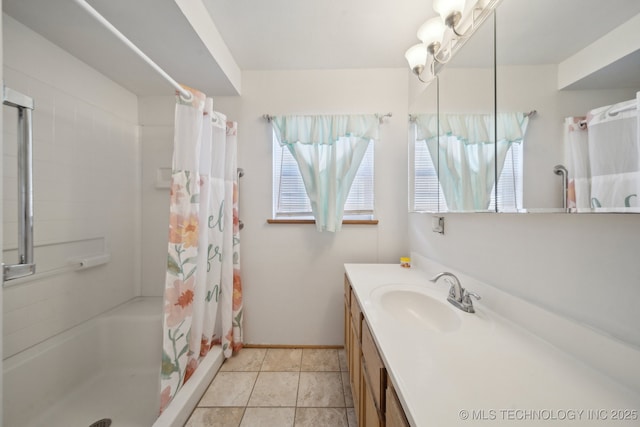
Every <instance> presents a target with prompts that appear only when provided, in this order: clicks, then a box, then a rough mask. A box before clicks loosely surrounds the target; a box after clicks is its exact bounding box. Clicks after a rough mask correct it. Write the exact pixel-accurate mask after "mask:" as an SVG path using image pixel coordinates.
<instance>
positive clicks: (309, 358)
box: [300, 348, 340, 372]
mask: <svg viewBox="0 0 640 427" xmlns="http://www.w3.org/2000/svg"><path fill="white" fill-rule="evenodd" d="M300 370H301V371H313V372H318V371H339V370H340V361H339V360H338V350H335V349H324V348H305V349H303V350H302V365H301V366H300Z"/></svg>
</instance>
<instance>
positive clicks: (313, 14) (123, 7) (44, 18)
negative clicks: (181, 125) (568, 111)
mask: <svg viewBox="0 0 640 427" xmlns="http://www.w3.org/2000/svg"><path fill="white" fill-rule="evenodd" d="M189 1H190V2H193V1H202V3H203V5H204V7H206V10H208V12H209V15H210V18H211V20H212V22H213V23H214V24H215V27H217V30H218V31H219V33H220V36H221V38H222V40H223V41H224V44H226V46H227V47H228V49H229V51H230V52H231V55H232V56H233V59H234V60H235V62H236V63H237V65H238V66H239V68H240V69H242V70H282V69H345V68H347V69H353V68H402V67H406V62H405V60H404V52H405V50H406V49H407V48H408V47H410V46H411V45H413V44H415V43H416V42H417V39H416V36H415V34H416V30H417V28H418V27H419V26H420V25H421V24H422V22H424V21H425V20H426V19H428V18H429V17H432V16H435V13H434V12H433V10H432V8H431V2H430V1H429V0H426V1H425V0H403V1H399V2H389V1H388V0H349V1H345V0H322V1H318V0H295V1H294V0H270V1H265V0H189ZM176 2H180V0H175V1H174V0H89V3H90V4H91V5H92V6H93V7H94V8H96V9H97V10H98V11H99V12H100V13H101V14H103V15H104V16H105V17H106V18H107V19H108V20H109V21H110V22H112V23H113V25H114V26H116V27H117V28H118V29H119V30H120V31H121V32H122V33H124V34H125V35H126V36H127V37H128V38H129V39H130V40H131V41H133V42H134V43H135V44H136V45H138V47H139V48H140V49H141V50H142V51H143V52H145V53H146V54H147V55H148V56H149V57H150V58H152V59H153V60H154V61H155V62H156V63H158V64H159V65H160V66H161V67H162V68H163V69H164V70H165V71H166V72H167V73H168V74H169V75H171V76H172V77H173V78H174V79H176V80H177V81H179V82H181V83H184V84H187V85H189V86H192V87H196V88H198V89H200V90H202V91H204V92H206V93H207V94H209V95H234V94H238V90H237V89H236V88H235V87H234V85H233V82H232V81H231V79H229V78H228V77H227V75H226V74H225V72H224V71H223V67H222V66H221V65H220V60H219V58H217V57H216V55H215V54H212V52H211V49H210V46H208V45H207V44H206V43H204V42H203V41H202V40H201V38H200V37H199V36H198V34H196V32H195V31H194V29H193V27H192V26H191V24H190V22H189V20H188V19H187V18H186V17H185V15H184V14H183V13H182V12H181V10H180V8H179V7H178V5H177V4H176ZM3 11H4V12H5V13H7V14H8V15H10V16H11V17H13V18H14V19H16V20H18V21H19V22H21V23H23V24H24V25H26V26H28V27H30V28H31V29H33V30H34V31H36V32H38V33H40V34H41V35H43V36H44V37H45V38H47V39H49V40H50V41H52V42H53V43H55V44H57V45H59V46H61V47H62V48H63V49H65V50H67V51H68V52H70V53H71V54H72V55H74V56H76V57H78V58H79V59H81V60H82V61H84V62H86V63H87V64H89V65H90V66H92V67H94V68H96V69H97V70H99V71H100V72H102V73H103V74H105V75H106V76H107V77H109V78H110V79H112V80H114V81H116V82H118V83H119V84H121V85H122V86H124V87H125V88H127V89H129V90H130V91H132V92H134V93H136V94H138V95H162V94H169V93H171V92H172V89H171V87H170V86H169V85H168V84H167V83H166V82H165V81H164V80H162V79H161V78H160V77H159V76H157V75H156V73H155V72H154V71H152V70H151V69H150V68H149V66H148V65H147V64H146V63H144V62H143V61H142V60H140V59H139V58H137V57H136V56H135V55H134V54H133V53H131V52H130V51H129V49H128V48H127V47H125V46H124V45H123V44H122V43H121V42H120V41H119V40H117V39H116V38H115V37H114V36H113V35H112V34H110V33H109V32H108V31H107V30H105V29H103V28H102V27H101V26H100V25H99V24H98V23H97V22H96V21H95V20H94V19H93V18H92V17H91V16H89V15H88V14H87V13H86V12H85V11H84V10H82V9H81V8H80V7H79V6H78V5H77V4H76V3H75V1H74V0H3ZM499 12H500V13H499V14H498V26H499V27H501V28H503V29H504V31H505V32H506V33H508V34H510V35H509V37H507V38H506V40H505V42H504V44H502V47H501V49H502V50H504V52H508V55H509V57H510V58H513V61H514V62H519V63H525V62H528V63H534V62H535V63H540V62H542V63H558V62H559V61H562V60H563V59H566V57H568V56H570V55H571V54H572V53H574V52H575V51H576V50H578V49H580V48H582V47H583V46H586V45H588V44H590V43H591V42H593V41H594V40H596V39H598V38H599V37H601V36H602V35H603V34H605V33H607V32H608V31H610V30H611V29H613V28H615V27H616V26H617V25H619V24H620V23H622V22H625V21H626V20H628V19H629V18H631V17H632V16H634V15H636V14H638V13H640V1H638V0H608V1H606V2H605V1H602V0H562V1H558V0H503V1H502V4H501V6H500V9H499ZM550 12H551V13H550ZM538 19H539V20H541V21H543V22H544V25H540V24H539V23H537V22H540V21H539V20H538ZM558 38H560V39H562V40H563V43H561V44H558V43H557V42H556V40H558ZM470 45H471V43H470ZM471 50H473V49H471ZM465 51H466V49H465ZM461 53H462V52H461ZM467 55H469V56H470V57H472V56H473V55H475V56H476V57H477V56H481V54H480V52H479V51H478V50H476V51H475V52H471V53H468V54H467ZM456 60H458V58H456ZM464 60H465V57H464V56H462V57H461V58H460V59H459V61H458V62H460V63H463V62H464ZM469 60H471V59H469ZM636 74H638V73H636Z"/></svg>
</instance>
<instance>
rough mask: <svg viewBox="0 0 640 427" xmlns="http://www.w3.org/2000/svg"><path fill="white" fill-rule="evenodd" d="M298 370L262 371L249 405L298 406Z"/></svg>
mask: <svg viewBox="0 0 640 427" xmlns="http://www.w3.org/2000/svg"><path fill="white" fill-rule="evenodd" d="M299 376H300V374H299V373H298V372H260V374H259V375H258V380H257V381H256V385H255V386H254V388H253V392H252V393H251V397H250V398H249V405H248V406H281V407H293V406H296V395H297V392H298V380H299Z"/></svg>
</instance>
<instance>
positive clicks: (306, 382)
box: [297, 372, 345, 408]
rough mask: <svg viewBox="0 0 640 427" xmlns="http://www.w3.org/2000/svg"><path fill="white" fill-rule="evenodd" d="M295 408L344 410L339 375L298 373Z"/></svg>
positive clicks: (332, 373) (336, 373) (334, 373)
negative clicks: (298, 381) (298, 383)
mask: <svg viewBox="0 0 640 427" xmlns="http://www.w3.org/2000/svg"><path fill="white" fill-rule="evenodd" d="M297 406H302V407H314V408H318V407H331V408H344V407H345V402H344V391H343V389H342V379H341V373H340V372H300V386H299V389H298V404H297Z"/></svg>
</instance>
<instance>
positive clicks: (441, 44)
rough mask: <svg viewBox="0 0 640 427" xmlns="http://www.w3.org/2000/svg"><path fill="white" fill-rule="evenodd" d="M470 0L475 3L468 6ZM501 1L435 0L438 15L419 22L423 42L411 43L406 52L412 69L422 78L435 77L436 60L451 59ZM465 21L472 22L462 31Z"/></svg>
mask: <svg viewBox="0 0 640 427" xmlns="http://www.w3.org/2000/svg"><path fill="white" fill-rule="evenodd" d="M467 1H469V2H470V3H473V5H472V6H470V7H466V3H467ZM498 3H500V0H433V9H434V10H435V11H436V12H437V13H438V15H439V16H436V17H435V18H431V19H429V20H427V21H426V22H425V23H424V24H422V25H421V26H420V28H419V29H418V33H417V36H418V39H419V40H420V41H421V42H422V43H420V44H417V45H414V46H412V47H411V48H409V50H407V52H406V53H405V55H404V56H405V58H406V59H407V62H409V68H410V69H411V71H413V73H414V74H415V75H416V76H417V77H418V79H419V80H420V81H421V82H424V83H429V82H430V81H431V80H433V79H434V78H435V74H436V70H435V64H436V63H438V64H446V63H447V62H449V60H450V59H451V58H452V57H453V54H454V53H455V51H456V50H457V49H459V48H460V47H462V45H463V44H464V39H466V38H468V37H470V36H471V34H473V33H474V32H475V30H476V29H477V28H478V26H479V25H480V24H481V23H482V22H484V20H485V19H486V18H487V16H489V14H490V12H491V11H493V10H494V9H495V8H496V7H497V6H498ZM465 14H467V16H465ZM469 15H470V16H469ZM466 22H469V23H468V24H467V25H466V27H467V28H466V30H464V31H463V30H462V29H461V27H464V26H465V23H466ZM449 31H450V33H449ZM445 46H446V47H445ZM427 65H428V68H427ZM425 69H428V70H429V74H430V75H429V77H428V78H427V79H424V78H423V72H424V71H425Z"/></svg>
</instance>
